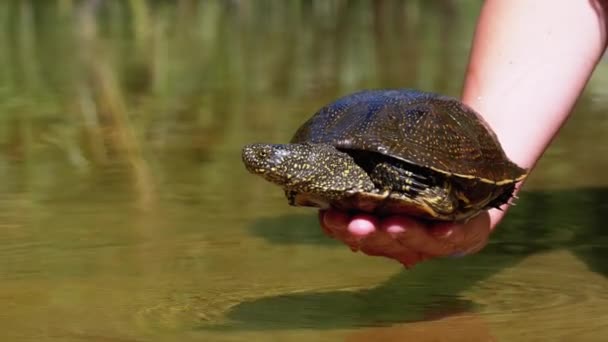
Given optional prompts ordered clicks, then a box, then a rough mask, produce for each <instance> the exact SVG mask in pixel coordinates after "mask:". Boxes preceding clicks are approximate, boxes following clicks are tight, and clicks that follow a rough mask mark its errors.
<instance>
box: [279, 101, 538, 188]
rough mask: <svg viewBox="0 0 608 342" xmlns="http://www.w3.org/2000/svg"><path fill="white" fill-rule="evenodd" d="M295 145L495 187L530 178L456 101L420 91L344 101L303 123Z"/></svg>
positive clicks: (484, 126)
mask: <svg viewBox="0 0 608 342" xmlns="http://www.w3.org/2000/svg"><path fill="white" fill-rule="evenodd" d="M291 142H292V143H303V142H310V143H324V144H329V145H333V146H335V147H336V148H338V149H340V150H349V151H352V150H354V151H371V152H377V153H380V154H382V155H385V156H388V157H391V158H396V159H398V160H402V161H405V162H407V163H410V164H413V165H416V166H421V167H425V168H429V169H432V170H435V171H437V172H440V173H443V174H447V175H452V176H455V177H460V178H464V179H476V180H479V181H482V182H485V183H491V184H508V183H515V182H516V181H519V180H521V179H522V178H524V177H525V175H526V170H524V169H522V168H521V167H519V166H517V165H516V164H514V163H513V162H512V161H510V160H509V159H508V158H507V156H506V155H505V152H504V151H503V149H502V147H501V145H500V143H499V141H498V139H497V137H496V135H495V134H494V132H493V131H492V130H491V129H490V128H489V126H488V125H487V124H486V122H485V121H484V120H483V119H482V118H481V117H480V116H479V115H478V114H477V113H476V112H475V111H473V110H472V109H471V108H469V107H467V106H466V105H464V104H462V103H461V102H460V101H458V100H456V99H454V98H451V97H447V96H442V95H437V94H433V93H427V92H421V91H417V90H408V89H405V90H368V91H361V92H357V93H354V94H351V95H348V96H345V97H343V98H340V99H338V100H337V101H335V102H333V103H331V104H329V105H327V106H325V107H323V108H322V109H321V110H319V111H318V112H317V113H316V114H315V115H314V116H313V117H311V118H310V119H309V120H308V121H307V122H305V123H304V124H303V125H302V126H301V127H300V128H299V129H298V131H297V132H296V134H295V135H294V137H293V138H292V140H291Z"/></svg>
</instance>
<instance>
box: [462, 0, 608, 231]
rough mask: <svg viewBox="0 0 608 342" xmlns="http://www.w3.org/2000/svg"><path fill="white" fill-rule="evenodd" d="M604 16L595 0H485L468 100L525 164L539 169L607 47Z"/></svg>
mask: <svg viewBox="0 0 608 342" xmlns="http://www.w3.org/2000/svg"><path fill="white" fill-rule="evenodd" d="M605 19H606V18H605V12H604V11H603V10H602V9H601V7H600V4H599V1H597V2H596V1H593V0H589V1H580V0H534V1H531V0H487V1H486V2H485V4H484V6H483V9H482V11H481V15H480V18H479V21H478V24H477V29H476V32H475V37H474V40H473V46H472V50H471V56H470V62H469V67H468V70H467V73H466V76H465V83H464V89H463V95H462V96H463V101H464V102H465V103H467V104H469V105H470V106H471V107H473V108H475V109H476V110H477V111H478V112H479V113H481V114H482V116H483V117H484V118H485V119H486V121H488V123H489V124H490V126H491V127H492V128H493V129H494V130H495V132H496V134H497V136H498V138H499V140H500V141H501V143H502V145H503V147H504V149H505V152H506V153H507V155H508V156H509V157H510V158H511V159H512V160H513V161H514V162H516V163H517V164H519V165H520V166H522V167H525V168H532V167H534V165H535V164H536V162H537V160H538V159H539V158H540V156H541V155H542V154H543V152H544V151H545V149H546V148H547V146H548V145H549V143H550V142H551V140H552V139H553V137H554V136H555V134H556V133H557V131H558V130H559V128H560V127H561V125H562V124H563V123H564V122H565V121H566V119H567V117H568V115H569V113H570V111H571V109H572V107H573V106H574V104H575V102H576V100H577V98H578V97H579V95H580V93H581V92H582V91H583V89H584V87H585V85H586V83H587V81H588V80H589V77H590V75H591V73H592V71H593V69H594V68H595V66H596V64H597V62H598V61H599V59H600V57H601V55H602V53H603V52H604V48H605V45H606V32H605V24H606V23H605ZM501 217H502V214H501V213H499V212H494V213H492V218H493V223H494V224H496V223H497V222H498V221H499V220H500V218H501Z"/></svg>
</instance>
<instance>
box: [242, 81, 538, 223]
mask: <svg viewBox="0 0 608 342" xmlns="http://www.w3.org/2000/svg"><path fill="white" fill-rule="evenodd" d="M242 157H243V162H244V163H245V166H246V167H247V169H248V170H249V171H250V172H252V173H254V174H257V175H260V176H262V177H264V178H265V179H266V180H268V181H270V182H272V183H275V184H277V185H279V186H281V187H282V188H283V189H284V191H285V194H286V195H287V199H288V201H289V203H290V204H292V205H296V206H312V207H322V208H326V207H335V208H339V209H342V210H349V211H350V210H353V211H363V212H370V213H375V214H380V215H385V214H386V215H392V214H406V215H412V216H416V217H420V218H424V219H430V220H447V221H454V220H466V219H468V218H471V217H473V216H475V215H477V214H478V213H479V212H481V211H482V210H485V209H489V208H497V207H500V206H501V205H503V204H505V203H507V202H508V201H509V200H510V199H511V197H512V195H513V192H514V190H515V184H516V183H517V182H519V181H521V180H522V179H523V178H524V177H525V176H526V174H527V171H526V170H524V169H522V168H521V167H519V166H517V165H516V164H514V163H513V162H512V161H510V160H509V158H507V156H506V154H505V152H504V151H503V149H502V147H501V145H500V143H499V141H498V139H497V137H496V135H495V134H494V132H493V131H492V130H491V129H490V127H489V126H488V125H487V124H486V123H485V121H484V120H483V119H482V118H481V116H479V115H478V114H477V113H475V111H473V110H472V109H471V108H469V107H467V106H465V105H464V104H462V103H461V102H460V101H458V100H456V99H453V98H450V97H446V96H442V95H438V94H432V93H425V92H421V91H416V90H370V91H362V92H358V93H354V94H351V95H348V96H346V97H343V98H341V99H338V100H337V101H335V102H332V103H330V104H329V105H327V106H325V107H323V108H322V109H321V110H319V111H318V112H317V113H316V114H315V115H313V116H312V117H311V118H310V119H309V120H308V121H306V122H305V123H304V124H303V125H302V126H301V127H300V128H299V129H298V131H297V132H296V134H295V135H294V137H293V138H292V140H291V142H290V143H288V144H265V143H262V144H250V145H247V146H245V147H244V149H243V154H242Z"/></svg>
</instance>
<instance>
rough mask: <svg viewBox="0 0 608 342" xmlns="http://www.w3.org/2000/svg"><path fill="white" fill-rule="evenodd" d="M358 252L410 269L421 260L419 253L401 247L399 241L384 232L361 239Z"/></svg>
mask: <svg viewBox="0 0 608 342" xmlns="http://www.w3.org/2000/svg"><path fill="white" fill-rule="evenodd" d="M360 250H361V252H363V253H365V254H367V255H371V256H381V257H386V258H389V259H393V260H396V261H398V262H400V263H401V264H403V265H404V266H405V267H406V268H412V267H413V266H414V265H416V264H417V263H419V262H420V261H422V260H423V257H422V256H421V255H420V253H418V252H416V251H412V250H409V249H407V248H405V247H403V245H401V243H399V241H397V240H396V239H395V238H394V237H393V236H391V235H390V234H388V233H387V232H384V231H376V232H374V233H372V234H370V235H368V236H366V237H365V238H364V239H361V240H360Z"/></svg>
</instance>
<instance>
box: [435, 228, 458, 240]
mask: <svg viewBox="0 0 608 342" xmlns="http://www.w3.org/2000/svg"><path fill="white" fill-rule="evenodd" d="M432 234H433V236H435V237H437V238H440V239H445V238H448V237H450V236H451V235H452V234H454V229H453V228H452V227H449V226H446V227H437V228H433V230H432Z"/></svg>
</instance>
